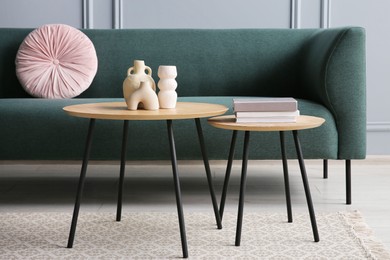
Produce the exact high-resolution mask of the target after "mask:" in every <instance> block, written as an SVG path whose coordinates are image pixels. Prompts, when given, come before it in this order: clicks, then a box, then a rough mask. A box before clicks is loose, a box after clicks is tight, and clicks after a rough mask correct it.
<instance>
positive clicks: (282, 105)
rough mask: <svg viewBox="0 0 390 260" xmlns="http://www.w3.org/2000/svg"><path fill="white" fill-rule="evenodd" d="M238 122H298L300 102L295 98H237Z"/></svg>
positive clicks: (234, 106) (235, 111)
mask: <svg viewBox="0 0 390 260" xmlns="http://www.w3.org/2000/svg"><path fill="white" fill-rule="evenodd" d="M233 109H234V113H235V115H236V122H237V123H284V122H296V120H297V117H298V116H299V110H298V102H297V101H296V100H295V99H294V98H250V99H249V98H235V99H233Z"/></svg>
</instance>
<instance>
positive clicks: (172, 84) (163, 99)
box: [157, 65, 177, 108]
mask: <svg viewBox="0 0 390 260" xmlns="http://www.w3.org/2000/svg"><path fill="white" fill-rule="evenodd" d="M157 75H158V77H159V78H160V80H159V81H158V83H157V86H158V88H159V89H160V91H159V92H158V101H159V103H160V108H175V107H176V102H177V93H176V91H175V90H176V88H177V82H176V80H175V78H176V77H177V70H176V66H167V65H161V66H159V67H158V72H157Z"/></svg>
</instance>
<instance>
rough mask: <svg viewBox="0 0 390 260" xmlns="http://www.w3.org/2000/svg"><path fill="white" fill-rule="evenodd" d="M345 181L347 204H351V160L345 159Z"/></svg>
mask: <svg viewBox="0 0 390 260" xmlns="http://www.w3.org/2000/svg"><path fill="white" fill-rule="evenodd" d="M345 182H346V191H347V194H346V195H347V205H351V204H352V192H351V160H345Z"/></svg>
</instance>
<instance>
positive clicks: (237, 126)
mask: <svg viewBox="0 0 390 260" xmlns="http://www.w3.org/2000/svg"><path fill="white" fill-rule="evenodd" d="M324 122H325V120H324V119H323V118H320V117H314V116H303V115H302V116H298V117H297V121H296V122H292V123H290V122H288V123H287V122H286V123H236V122H235V117H234V115H228V116H219V117H213V118H209V119H208V123H209V124H210V125H212V126H214V127H217V128H221V129H226V130H233V135H232V140H231V145H230V152H229V159H228V164H227V168H226V175H225V181H224V185H223V190H222V196H221V202H220V206H219V214H220V216H221V219H222V216H223V211H224V207H225V200H226V193H227V188H228V185H229V178H230V172H231V168H232V163H233V157H234V150H235V143H236V138H237V131H244V132H245V137H244V150H243V159H242V168H241V184H240V198H239V204H238V217H237V227H236V240H235V245H236V246H239V245H240V243H241V230H242V220H243V211H244V196H245V187H246V175H247V166H248V157H249V153H248V151H249V149H248V147H249V137H250V132H252V131H262V132H265V131H278V132H279V136H280V147H281V154H282V162H283V173H284V185H285V193H286V204H287V217H288V222H292V210H291V197H290V187H289V177H288V166H287V157H286V152H285V145H284V143H285V142H284V132H286V131H292V133H293V137H294V144H295V149H296V152H297V157H298V161H299V167H300V170H301V176H302V182H303V186H304V189H305V195H306V201H307V205H308V209H309V214H310V221H311V226H312V230H313V235H314V241H315V242H318V241H319V240H320V238H319V235H318V228H317V222H316V218H315V213H314V207H313V202H312V199H311V193H310V187H309V182H308V179H307V174H306V169H305V164H304V160H303V155H302V149H301V145H300V142H299V138H298V130H304V129H310V128H315V127H319V126H321V125H322V124H323V123H324Z"/></svg>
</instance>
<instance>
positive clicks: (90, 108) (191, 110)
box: [63, 102, 228, 258]
mask: <svg viewBox="0 0 390 260" xmlns="http://www.w3.org/2000/svg"><path fill="white" fill-rule="evenodd" d="M63 110H64V111H65V112H66V113H68V114H69V115H71V116H75V117H82V118H88V119H90V123H89V129H88V135H87V141H86V145H85V152H84V158H83V164H82V167H81V173H80V178H79V184H78V188H77V195H76V201H75V206H74V211H73V217H72V224H71V228H70V233H69V239H68V248H71V247H73V241H74V236H75V232H76V225H77V219H78V214H79V209H80V201H81V196H82V192H83V187H84V180H85V175H86V171H87V166H88V160H89V154H90V150H91V143H92V135H93V131H94V126H95V120H96V119H99V120H123V122H124V124H123V136H122V153H121V167H120V178H119V187H118V202H117V215H116V220H117V221H120V220H121V213H122V194H123V181H124V174H125V165H126V148H127V136H128V123H129V121H130V120H142V121H145V120H166V121H167V128H168V139H169V146H170V147H169V148H170V155H171V162H172V171H173V180H174V185H175V193H176V204H177V211H178V218H179V227H180V236H181V244H182V251H183V257H184V258H187V257H188V248H187V238H186V231H185V225H184V214H183V207H182V202H181V191H180V180H179V174H178V166H177V159H176V148H175V142H174V135H173V128H172V121H174V120H180V119H195V124H196V128H197V132H198V139H199V144H200V148H201V153H202V157H203V162H204V165H205V170H206V176H207V181H208V185H209V190H210V195H211V200H212V203H213V208H214V214H215V219H216V222H217V226H218V228H219V229H221V228H222V224H221V218H220V216H219V212H218V203H217V200H216V198H215V192H214V188H213V184H212V177H211V171H210V165H209V161H208V157H207V153H206V148H205V142H204V138H203V131H202V127H201V123H200V118H204V117H211V116H218V115H221V114H224V113H225V112H226V111H227V110H228V108H227V107H225V106H223V105H218V104H209V103H195V102H178V103H177V105H176V108H173V109H159V110H155V111H152V110H135V111H132V110H128V109H127V105H126V103H125V102H103V103H87V104H79V105H72V106H67V107H64V108H63Z"/></svg>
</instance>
